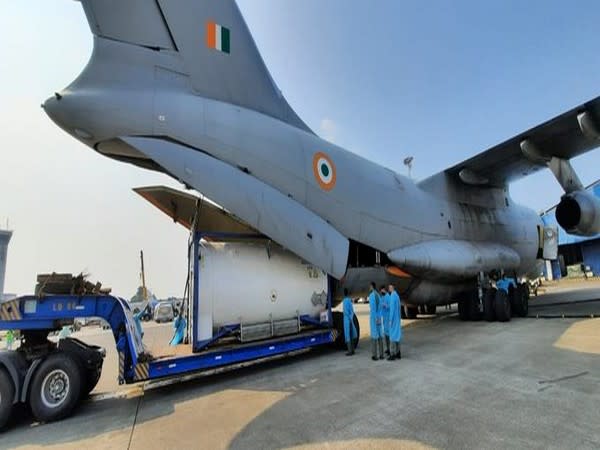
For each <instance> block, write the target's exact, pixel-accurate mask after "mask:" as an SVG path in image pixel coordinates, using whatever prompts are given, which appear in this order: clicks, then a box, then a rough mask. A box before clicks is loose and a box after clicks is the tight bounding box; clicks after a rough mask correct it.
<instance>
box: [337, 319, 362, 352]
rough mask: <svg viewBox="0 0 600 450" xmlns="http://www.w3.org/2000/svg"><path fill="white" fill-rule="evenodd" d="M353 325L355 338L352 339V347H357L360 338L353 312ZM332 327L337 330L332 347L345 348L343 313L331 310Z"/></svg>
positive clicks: (358, 326) (358, 327)
mask: <svg viewBox="0 0 600 450" xmlns="http://www.w3.org/2000/svg"><path fill="white" fill-rule="evenodd" d="M352 322H354V326H355V327H356V335H357V337H356V339H355V340H354V348H356V347H358V341H359V340H360V325H359V323H358V317H356V314H354V317H353V318H352ZM333 328H335V330H336V331H337V338H336V340H335V342H334V343H333V345H334V347H335V348H336V349H338V350H345V349H346V339H345V337H344V314H343V313H341V312H340V311H333Z"/></svg>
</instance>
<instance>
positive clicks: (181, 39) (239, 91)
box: [81, 0, 310, 131]
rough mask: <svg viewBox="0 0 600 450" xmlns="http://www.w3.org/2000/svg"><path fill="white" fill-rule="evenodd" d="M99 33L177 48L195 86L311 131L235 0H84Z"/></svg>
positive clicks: (160, 47) (199, 91) (165, 48)
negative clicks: (287, 96) (278, 81)
mask: <svg viewBox="0 0 600 450" xmlns="http://www.w3.org/2000/svg"><path fill="white" fill-rule="evenodd" d="M81 3H82V4H83V7H84V10H85V13H86V16H87V18H88V22H89V23H90V28H91V30H92V32H93V33H94V34H96V35H97V36H100V37H104V38H108V39H112V40H116V41H120V42H126V43H130V44H135V45H141V46H144V47H147V48H152V49H155V50H161V51H174V52H178V53H179V55H180V57H181V58H182V60H183V66H184V70H185V71H186V72H187V74H188V75H189V77H190V84H191V87H192V89H194V91H195V92H196V93H197V94H199V95H201V96H203V97H207V98H211V99H215V100H220V101H224V102H228V103H232V104H236V105H239V106H242V107H245V108H248V109H252V110H255V111H258V112H261V113H264V114H267V115H269V116H272V117H275V118H277V119H280V120H282V121H284V122H287V123H289V124H290V125H293V126H296V127H298V128H301V129H303V130H306V131H310V129H309V128H308V127H307V125H306V124H305V123H304V122H303V121H302V120H301V119H300V118H299V117H298V115H297V114H296V113H295V112H294V111H293V109H292V108H291V107H290V106H289V104H288V103H287V101H286V100H285V98H284V97H283V95H282V94H281V92H280V91H279V89H278V88H277V86H276V85H275V83H274V81H273V79H272V78H271V75H270V74H269V71H268V70H267V67H266V66H265V64H264V62H263V59H262V57H261V56H260V53H259V51H258V49H257V47H256V44H255V43H254V40H253V38H252V35H251V34H250V31H249V29H248V27H247V25H246V23H245V21H244V19H243V17H242V14H241V12H240V10H239V9H238V6H237V5H236V3H235V0H201V1H198V0H128V1H123V0H103V1H94V0H81Z"/></svg>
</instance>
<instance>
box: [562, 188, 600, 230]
mask: <svg viewBox="0 0 600 450" xmlns="http://www.w3.org/2000/svg"><path fill="white" fill-rule="evenodd" d="M556 221H557V222H558V224H559V225H560V226H561V227H563V228H564V230H565V231H566V232H567V233H569V234H575V235H577V236H593V235H595V234H598V233H600V199H599V198H598V197H595V196H594V195H592V194H590V193H589V192H585V191H577V192H572V193H570V194H567V195H565V196H563V198H562V199H561V200H560V203H559V204H558V206H557V207H556Z"/></svg>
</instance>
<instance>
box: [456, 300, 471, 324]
mask: <svg viewBox="0 0 600 450" xmlns="http://www.w3.org/2000/svg"><path fill="white" fill-rule="evenodd" d="M458 317H459V318H460V320H462V321H467V320H469V300H468V299H466V298H465V299H463V300H461V301H459V302H458Z"/></svg>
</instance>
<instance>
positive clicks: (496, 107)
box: [0, 0, 600, 297]
mask: <svg viewBox="0 0 600 450" xmlns="http://www.w3.org/2000/svg"><path fill="white" fill-rule="evenodd" d="M238 4H239V6H240V9H241V10H242V13H243V14H244V17H245V18H246V21H247V23H248V26H249V28H250V30H251V31H252V33H253V36H254V38H255V40H256V43H257V45H258V48H259V50H260V51H261V53H262V56H263V58H264V60H265V62H266V64H267V66H268V67H269V70H270V71H271V74H272V76H273V78H274V79H275V81H276V83H277V84H278V86H279V88H280V89H281V90H282V91H283V93H284V95H285V96H286V98H287V100H288V101H289V103H290V104H291V105H292V107H293V108H294V109H295V110H296V112H297V113H298V114H299V115H300V117H302V118H303V119H304V121H305V122H306V123H307V124H308V125H309V126H310V127H311V128H312V129H313V130H315V131H316V132H317V133H318V134H320V135H321V136H323V137H325V138H326V139H328V140H331V141H333V142H335V143H336V144H338V145H340V146H342V147H344V148H346V149H348V150H350V151H353V152H355V153H358V154H360V155H362V156H364V157H366V158H369V159H372V160H374V161H375V162H378V163H380V164H383V165H385V166H388V167H390V168H392V169H394V170H396V171H398V172H400V173H404V174H406V168H405V167H404V166H403V164H402V161H403V160H404V158H405V157H407V156H413V157H414V163H413V170H412V176H413V177H414V178H415V179H423V178H426V177H428V176H429V175H432V174H434V173H437V172H439V171H442V170H444V169H445V168H447V167H448V166H451V165H454V164H456V163H458V162H460V161H462V160H464V159H467V158H469V157H471V156H473V155H475V154H477V153H479V152H481V151H483V150H485V149H487V148H489V147H492V146H494V145H496V144H498V143H501V142H503V141H504V140H506V139H508V138H510V137H512V136H514V135H516V134H518V133H520V132H523V131H525V130H527V129H529V128H531V127H533V126H535V125H537V124H539V123H541V122H543V121H545V120H548V119H550V118H552V117H554V116H556V115H558V114H560V113H562V112H564V111H566V110H568V109H571V108H573V107H575V106H577V105H579V104H581V103H583V102H585V101H587V100H590V99H592V98H595V97H596V96H598V95H599V94H600V77H599V74H600V53H598V31H597V27H598V23H600V2H597V1H595V0H579V1H577V2H571V3H569V4H567V3H565V2H564V1H555V0H543V1H542V0H532V1H528V2H522V1H516V0H504V1H487V2H480V1H475V0H473V1H460V0H457V1H452V2H450V1H441V0H427V1H416V0H415V1H412V0H411V1H400V0H371V1H365V0H362V1H358V0H325V1H324V0H303V1H302V2H299V1H294V0H238ZM0 5H1V6H0V30H2V32H1V34H2V37H3V46H2V50H1V53H0V55H1V58H0V64H1V66H0V87H1V89H2V92H1V94H0V98H1V99H2V105H1V107H0V138H1V142H2V146H1V148H0V224H2V225H0V226H1V227H4V226H5V225H6V220H7V219H8V220H9V226H10V228H11V229H14V230H15V233H14V236H13V239H12V241H11V245H10V247H9V254H8V268H7V274H6V288H5V290H6V292H12V293H19V294H25V293H31V292H32V291H33V288H34V285H35V277H36V274H38V273H44V272H53V271H55V272H71V273H79V272H81V271H85V272H87V273H90V276H91V278H92V279H93V280H100V281H101V282H103V283H104V285H106V286H111V287H112V288H113V292H115V293H116V294H118V295H121V296H124V297H130V296H131V295H133V294H134V293H135V290H136V287H137V286H138V285H139V251H140V250H141V249H143V250H144V254H145V263H146V264H145V265H146V279H147V282H148V285H149V287H150V289H151V290H153V291H154V292H155V293H156V294H157V295H158V296H159V297H167V296H171V295H176V296H181V295H182V294H183V289H184V284H185V277H186V264H187V262H186V258H187V250H186V245H187V231H186V230H185V229H183V228H182V227H181V226H179V225H176V224H174V223H172V222H171V221H170V220H169V219H168V218H167V217H166V216H164V215H162V213H160V212H158V211H157V210H155V209H154V207H152V206H151V205H150V204H148V203H146V202H145V201H144V200H143V199H141V198H140V197H138V196H137V194H135V193H133V192H132V190H131V189H132V188H134V187H137V186H144V185H155V184H164V185H168V186H172V187H175V188H179V187H180V186H179V185H178V183H177V182H175V181H174V180H171V179H169V178H168V177H166V176H164V175H160V174H155V173H151V172H148V171H144V170H142V169H139V168H136V167H133V166H130V165H126V164H120V163H118V162H116V161H113V160H110V159H108V158H105V157H102V156H100V155H98V154H97V153H95V152H93V151H92V150H90V149H89V148H87V147H85V146H84V145H83V144H81V143H79V142H78V141H76V140H75V139H73V138H72V137H70V136H68V135H67V134H66V133H64V132H63V131H62V130H60V129H59V128H58V127H56V126H55V125H54V124H53V123H52V122H51V121H50V119H49V118H48V117H47V116H46V115H45V114H44V113H43V111H42V109H41V108H40V104H41V103H42V102H43V101H44V100H45V99H46V98H47V97H49V96H51V95H52V94H53V93H54V92H55V91H59V90H61V89H62V88H64V87H66V86H67V85H68V84H69V83H70V82H71V81H72V80H74V79H75V77H76V76H77V75H78V74H79V73H80V72H81V70H82V69H83V67H84V66H85V64H86V62H87V61H88V59H89V56H90V54H91V50H92V36H91V33H90V31H89V28H88V25H87V22H86V20H85V16H84V14H83V11H82V9H81V5H80V4H79V3H78V2H74V1H66V0H60V1H59V0H54V1H48V0H29V1H27V2H25V1H21V0H2V1H1V3H0ZM573 165H574V167H575V169H576V170H577V171H578V173H579V175H580V178H581V179H582V181H583V182H584V183H585V184H589V183H592V182H593V181H595V180H596V179H598V178H600V170H599V167H600V152H597V151H596V152H591V153H589V154H587V155H584V156H581V157H579V158H577V159H576V160H574V161H573ZM511 193H512V196H513V198H514V199H515V200H516V201H517V202H519V203H522V204H524V205H527V206H529V207H531V208H533V209H535V210H542V209H545V208H548V207H550V206H552V205H553V204H555V203H557V201H558V200H559V198H560V195H561V188H560V186H559V185H558V183H557V182H556V181H555V180H554V178H553V177H552V175H551V174H550V172H548V171H543V172H540V173H538V174H536V175H533V176H531V177H529V178H526V179H524V180H522V181H519V182H517V183H515V184H513V185H512V186H511Z"/></svg>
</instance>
